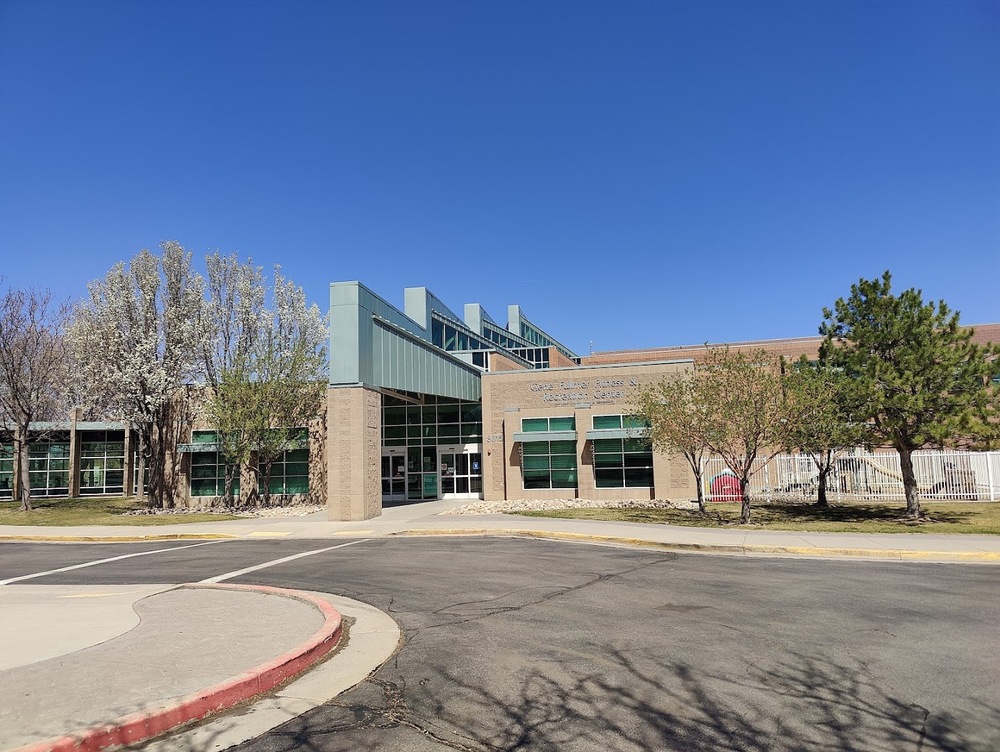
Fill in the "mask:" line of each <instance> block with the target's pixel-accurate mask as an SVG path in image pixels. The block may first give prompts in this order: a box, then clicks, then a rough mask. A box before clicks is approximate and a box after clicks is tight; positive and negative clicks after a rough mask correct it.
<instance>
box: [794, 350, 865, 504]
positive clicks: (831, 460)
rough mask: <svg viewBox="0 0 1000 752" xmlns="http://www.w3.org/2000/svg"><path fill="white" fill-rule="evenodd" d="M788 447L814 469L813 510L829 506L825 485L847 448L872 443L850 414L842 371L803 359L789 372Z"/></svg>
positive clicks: (849, 386) (861, 423)
mask: <svg viewBox="0 0 1000 752" xmlns="http://www.w3.org/2000/svg"><path fill="white" fill-rule="evenodd" d="M785 386H786V389H787V393H788V397H789V406H790V416H789V432H788V446H789V448H790V449H798V450H800V451H802V452H804V453H805V454H808V455H809V457H810V459H812V461H813V464H814V465H815V466H816V471H817V492H816V506H820V507H826V506H829V502H828V500H827V485H828V480H829V477H830V473H831V472H832V471H833V468H834V465H835V464H836V462H837V459H838V458H839V457H840V456H841V455H842V454H843V453H844V452H845V451H846V450H847V449H849V448H851V447H856V446H859V445H862V444H864V445H868V444H870V443H871V436H870V433H869V431H868V426H867V424H866V422H865V421H857V420H854V418H853V416H852V415H851V413H850V401H849V399H847V395H849V394H850V392H851V390H852V387H853V384H852V383H851V382H850V380H849V377H848V376H846V375H845V374H844V373H843V371H840V370H838V369H835V368H831V367H829V366H828V365H824V364H822V363H810V362H809V361H808V360H807V359H806V357H805V356H804V355H803V356H802V357H801V358H800V359H799V361H798V362H797V363H795V364H794V365H793V366H792V368H791V369H790V370H789V371H788V373H787V375H786V377H785Z"/></svg>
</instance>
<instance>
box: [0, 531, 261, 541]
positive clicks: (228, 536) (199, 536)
mask: <svg viewBox="0 0 1000 752" xmlns="http://www.w3.org/2000/svg"><path fill="white" fill-rule="evenodd" d="M241 537H242V536H239V535H233V534H232V533H174V534H170V533H167V534H164V535H0V541H4V542H17V541H22V542H30V541H35V542H36V543H37V542H41V543H142V542H143V541H170V540H239V539H240V538H241Z"/></svg>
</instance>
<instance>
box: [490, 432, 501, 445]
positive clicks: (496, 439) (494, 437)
mask: <svg viewBox="0 0 1000 752" xmlns="http://www.w3.org/2000/svg"><path fill="white" fill-rule="evenodd" d="M486 443H487V444H500V443H503V434H502V433H491V434H490V435H489V436H487V437H486Z"/></svg>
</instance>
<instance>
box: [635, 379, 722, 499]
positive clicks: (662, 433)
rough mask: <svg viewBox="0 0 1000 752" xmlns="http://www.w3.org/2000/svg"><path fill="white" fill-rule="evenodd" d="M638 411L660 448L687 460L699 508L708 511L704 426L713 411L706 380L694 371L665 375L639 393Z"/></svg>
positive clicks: (636, 408) (655, 443)
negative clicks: (706, 389)
mask: <svg viewBox="0 0 1000 752" xmlns="http://www.w3.org/2000/svg"><path fill="white" fill-rule="evenodd" d="M635 411H636V413H637V414H638V415H640V416H641V417H643V418H645V419H646V421H647V422H648V423H649V426H650V438H651V439H652V441H653V446H654V447H655V448H656V449H657V450H660V451H664V450H666V451H676V452H680V453H681V454H682V455H683V456H684V459H686V460H687V463H688V465H689V466H690V467H691V472H692V473H693V474H694V481H695V485H696V486H697V488H698V492H697V493H698V495H697V498H698V509H699V511H700V512H701V513H702V514H705V490H704V488H703V487H702V477H701V470H702V468H701V461H702V458H703V457H704V455H705V451H706V449H707V448H708V445H707V443H706V439H705V434H706V431H705V429H706V427H707V425H708V422H709V419H710V414H709V406H708V404H707V403H706V400H705V394H704V389H703V382H701V381H700V380H699V379H698V377H697V375H696V374H694V373H690V374H683V375H681V376H679V377H673V378H665V379H663V380H662V381H660V382H659V383H656V384H653V385H652V386H650V387H648V388H646V389H644V390H643V391H642V392H641V393H640V395H639V400H638V402H637V404H636V405H635Z"/></svg>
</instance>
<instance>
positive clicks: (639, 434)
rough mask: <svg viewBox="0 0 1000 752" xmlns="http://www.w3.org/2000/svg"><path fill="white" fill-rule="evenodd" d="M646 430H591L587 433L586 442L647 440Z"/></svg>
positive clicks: (647, 432)
mask: <svg viewBox="0 0 1000 752" xmlns="http://www.w3.org/2000/svg"><path fill="white" fill-rule="evenodd" d="M648 438H649V429H648V428H592V429H591V430H589V431H587V440H588V441H593V440H594V439H648Z"/></svg>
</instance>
